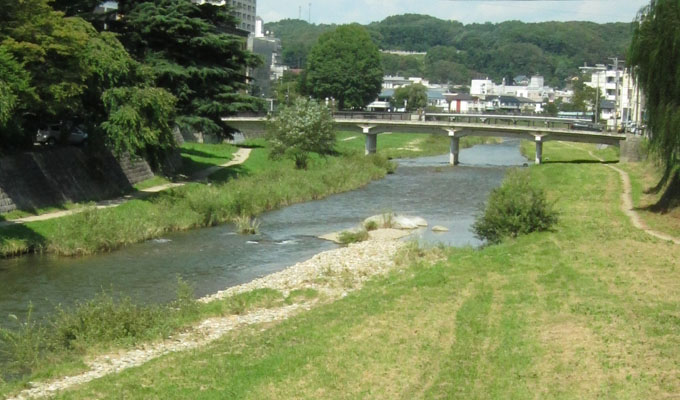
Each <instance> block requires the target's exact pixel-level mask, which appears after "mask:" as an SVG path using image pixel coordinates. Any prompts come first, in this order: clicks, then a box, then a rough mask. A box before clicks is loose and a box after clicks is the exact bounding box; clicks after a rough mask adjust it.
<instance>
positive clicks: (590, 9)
mask: <svg viewBox="0 0 680 400" xmlns="http://www.w3.org/2000/svg"><path fill="white" fill-rule="evenodd" d="M310 3H311V22H312V23H316V24H318V23H325V24H330V23H336V24H345V23H351V22H358V23H361V24H367V23H370V22H373V21H381V20H383V19H385V18H386V17H388V16H390V15H399V14H406V13H414V14H427V15H432V16H435V17H437V18H440V19H448V20H457V21H460V22H463V23H465V24H468V23H484V22H502V21H508V20H520V21H524V22H541V21H574V20H577V21H593V22H598V23H604V22H630V21H632V20H633V19H634V18H635V15H636V14H637V12H638V10H639V9H640V8H642V7H643V6H645V5H647V4H649V0H552V1H543V0H524V1H521V0H507V1H503V0H257V14H258V15H259V16H260V17H262V19H264V22H265V23H266V22H276V21H279V20H281V19H285V18H298V17H299V16H300V15H301V16H302V19H304V20H308V19H309V16H310V7H309V4H310Z"/></svg>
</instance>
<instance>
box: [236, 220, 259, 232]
mask: <svg viewBox="0 0 680 400" xmlns="http://www.w3.org/2000/svg"><path fill="white" fill-rule="evenodd" d="M234 221H235V223H236V229H237V230H238V233H240V234H242V235H256V234H257V233H258V232H259V229H260V222H259V221H258V220H257V218H251V217H249V216H248V215H239V216H238V217H236V218H235V219H234Z"/></svg>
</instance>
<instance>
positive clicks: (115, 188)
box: [0, 147, 153, 213]
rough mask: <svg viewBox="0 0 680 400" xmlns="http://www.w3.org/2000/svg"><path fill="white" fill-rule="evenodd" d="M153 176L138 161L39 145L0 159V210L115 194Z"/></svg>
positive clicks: (3, 211) (108, 196)
mask: <svg viewBox="0 0 680 400" xmlns="http://www.w3.org/2000/svg"><path fill="white" fill-rule="evenodd" d="M151 177H153V172H152V171H151V168H150V167H149V165H148V164H147V163H146V162H145V161H144V160H132V161H131V160H129V159H124V160H122V161H118V160H117V159H116V158H115V157H113V155H111V154H110V153H98V154H90V153H85V152H83V151H82V150H81V149H79V148H75V147H62V148H54V149H40V150H39V151H35V152H29V153H23V154H18V155H14V156H10V157H2V158H1V159H0V213H6V212H9V211H12V210H15V209H17V208H19V209H35V208H41V207H47V206H53V205H59V204H63V203H66V202H69V201H71V202H79V201H91V200H94V201H96V200H103V199H107V198H112V197H116V196H119V195H121V194H123V193H125V192H128V191H130V190H131V189H132V185H133V184H135V183H137V182H140V181H142V180H145V179H148V178H151Z"/></svg>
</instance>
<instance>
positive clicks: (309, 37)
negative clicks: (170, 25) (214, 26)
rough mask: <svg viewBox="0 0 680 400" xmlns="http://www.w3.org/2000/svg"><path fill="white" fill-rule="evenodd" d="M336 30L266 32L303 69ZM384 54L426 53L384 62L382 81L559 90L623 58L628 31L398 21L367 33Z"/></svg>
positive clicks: (288, 23) (289, 25)
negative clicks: (530, 81)
mask: <svg viewBox="0 0 680 400" xmlns="http://www.w3.org/2000/svg"><path fill="white" fill-rule="evenodd" d="M335 27H336V26H335V25H323V24H321V25H317V24H308V23H307V22H305V21H301V20H290V19H288V20H282V21H279V22H275V23H269V24H266V30H269V31H272V32H274V34H275V35H276V36H277V37H279V38H281V40H282V42H283V60H284V62H285V63H286V64H287V65H288V66H290V67H293V68H304V65H305V62H306V58H307V53H308V52H309V49H310V48H311V47H312V46H313V45H314V43H315V42H316V39H317V38H318V37H319V35H321V34H322V33H323V32H326V31H328V30H332V29H335ZM366 28H367V29H368V30H369V32H370V33H371V36H372V37H373V39H374V40H375V42H376V44H377V45H378V46H379V47H380V48H381V49H383V50H403V51H414V52H427V56H425V57H423V56H396V55H390V54H386V55H384V56H383V65H384V68H385V73H386V74H391V75H407V76H413V75H420V76H425V77H427V78H429V79H430V80H432V81H436V82H442V83H445V82H450V83H461V84H463V83H469V79H470V78H471V77H475V76H482V77H486V76H488V77H490V78H492V79H494V80H500V79H502V78H504V77H505V78H507V79H510V80H511V79H512V78H513V77H514V76H516V75H531V74H540V75H543V76H544V77H545V78H546V82H547V83H549V84H552V85H555V86H561V85H562V84H563V83H564V80H565V79H566V78H568V77H569V76H572V75H574V74H576V73H577V72H578V67H579V66H581V65H583V64H584V63H588V64H595V63H602V62H605V61H607V58H608V57H614V56H619V57H623V56H625V55H626V51H627V49H628V47H629V45H630V41H631V37H632V24H630V23H609V24H596V23H592V22H542V23H524V22H519V21H508V22H503V23H497V24H492V23H485V24H469V25H463V24H462V23H460V22H457V21H445V20H441V19H438V18H435V17H431V16H427V15H417V14H405V15H398V16H392V17H388V18H386V19H384V20H382V21H380V22H374V23H371V24H369V25H366Z"/></svg>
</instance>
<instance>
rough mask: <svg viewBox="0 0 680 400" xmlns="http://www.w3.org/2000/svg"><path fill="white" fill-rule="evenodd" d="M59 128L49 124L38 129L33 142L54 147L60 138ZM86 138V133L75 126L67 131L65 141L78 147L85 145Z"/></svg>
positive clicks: (58, 125)
mask: <svg viewBox="0 0 680 400" xmlns="http://www.w3.org/2000/svg"><path fill="white" fill-rule="evenodd" d="M61 127H62V126H61V124H49V125H46V126H43V127H41V128H39V129H38V133H37V134H36V135H35V142H36V143H39V144H45V145H50V146H54V145H55V144H57V142H59V141H60V138H61V137H62V128H61ZM87 136H88V135H87V132H85V130H84V129H83V128H82V127H80V126H76V127H74V128H72V129H70V130H69V132H68V134H67V135H66V137H65V139H66V142H67V143H69V144H73V145H77V146H80V145H86V144H87Z"/></svg>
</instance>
